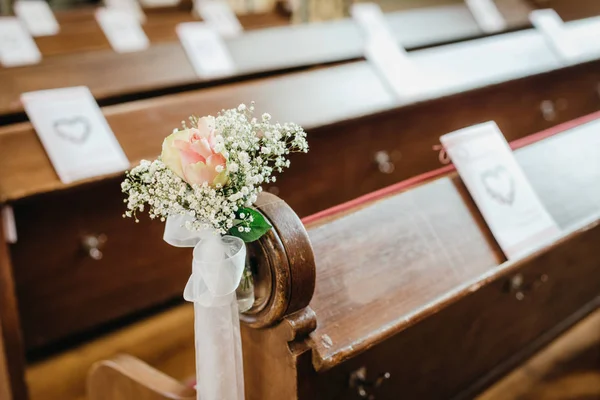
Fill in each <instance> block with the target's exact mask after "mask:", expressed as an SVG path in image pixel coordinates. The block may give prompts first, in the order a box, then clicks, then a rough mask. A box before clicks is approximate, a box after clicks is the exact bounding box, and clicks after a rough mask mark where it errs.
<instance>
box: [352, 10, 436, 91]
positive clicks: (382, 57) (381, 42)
mask: <svg viewBox="0 0 600 400" xmlns="http://www.w3.org/2000/svg"><path fill="white" fill-rule="evenodd" d="M350 13H351V15H352V18H353V19H354V20H355V21H356V23H357V24H358V25H359V26H360V27H361V29H362V30H363V32H364V34H365V58H366V59H367V60H368V61H369V63H371V64H372V65H373V66H374V67H375V69H376V70H377V72H378V73H379V74H380V75H381V77H382V78H383V79H384V80H385V81H386V82H387V83H388V84H389V85H390V87H391V88H392V89H393V90H394V92H395V93H396V95H397V96H398V97H400V98H404V99H406V98H411V97H414V96H415V95H418V94H420V93H422V92H423V88H424V87H425V83H426V82H425V80H424V79H423V78H422V75H421V73H420V72H419V71H418V69H417V68H416V66H415V64H414V63H413V62H412V61H411V60H410V59H409V57H408V53H407V52H406V50H404V48H403V47H402V46H401V45H400V44H398V42H397V41H396V39H395V38H394V36H393V35H392V33H391V32H390V30H389V28H388V26H387V22H386V20H385V17H384V15H383V12H382V11H381V8H380V7H379V6H378V5H377V4H374V3H358V4H353V5H352V8H351V10H350Z"/></svg>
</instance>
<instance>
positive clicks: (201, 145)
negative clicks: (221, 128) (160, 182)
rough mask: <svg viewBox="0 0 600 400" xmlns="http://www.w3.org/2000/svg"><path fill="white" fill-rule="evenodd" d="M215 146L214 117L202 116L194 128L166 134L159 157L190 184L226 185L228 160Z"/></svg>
mask: <svg viewBox="0 0 600 400" xmlns="http://www.w3.org/2000/svg"><path fill="white" fill-rule="evenodd" d="M214 148H215V128H214V118H209V117H204V118H201V119H200V120H199V121H198V128H197V129H196V128H192V129H185V130H182V131H177V132H175V133H173V134H171V135H169V136H168V137H167V138H166V139H165V140H164V142H163V146H162V153H161V160H162V162H163V163H164V164H165V165H166V166H167V167H169V168H170V169H171V170H173V172H175V173H176V174H177V175H179V176H180V177H181V178H182V179H183V180H185V181H186V182H187V183H189V184H190V185H194V184H196V185H202V184H203V183H204V182H206V183H208V184H209V185H211V186H216V185H217V184H221V185H225V183H227V172H226V166H227V160H226V159H225V157H224V156H223V155H222V154H221V153H217V152H215V150H214Z"/></svg>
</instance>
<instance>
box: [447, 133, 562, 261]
mask: <svg viewBox="0 0 600 400" xmlns="http://www.w3.org/2000/svg"><path fill="white" fill-rule="evenodd" d="M440 141H441V142H442V145H443V146H444V148H445V149H446V152H447V153H448V155H449V156H450V158H451V159H452V162H453V163H454V165H455V166H456V169H457V170H458V173H459V174H460V177H461V178H462V180H463V182H464V183H465V185H466V186H467V189H468V190H469V193H471V197H472V198H473V200H474V201H475V203H476V204H477V207H478V208H479V211H481V214H482V215H483V218H484V219H485V221H486V222H487V224H488V226H489V228H490V230H491V231H492V234H493V235H494V237H495V238H496V241H497V242H498V244H499V245H500V247H501V248H502V250H503V251H504V254H505V255H506V257H507V258H508V259H513V258H518V257H521V256H523V255H526V254H528V253H530V252H532V251H534V250H536V249H538V248H540V247H541V246H543V245H545V244H547V243H549V242H551V241H552V240H555V239H556V238H557V237H558V236H559V234H560V229H559V228H558V226H557V225H556V223H555V222H554V220H553V218H552V217H551V216H550V214H549V213H548V211H546V208H545V207H544V205H543V204H542V203H541V201H540V199H539V197H538V196H537V194H536V193H535V191H534V190H533V188H532V187H531V184H530V183H529V181H528V180H527V177H526V176H525V174H524V173H523V170H522V169H521V166H520V165H519V164H518V163H517V160H516V159H515V157H514V155H513V153H512V150H511V149H510V146H509V145H508V143H507V142H506V139H505V138H504V136H503V135H502V132H501V131H500V129H499V128H498V126H497V125H496V123H495V122H486V123H483V124H479V125H475V126H471V127H469V128H465V129H461V130H459V131H456V132H452V133H448V134H447V135H444V136H442V137H441V138H440Z"/></svg>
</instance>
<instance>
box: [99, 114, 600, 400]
mask: <svg viewBox="0 0 600 400" xmlns="http://www.w3.org/2000/svg"><path fill="white" fill-rule="evenodd" d="M599 126H600V122H599V121H598V120H595V121H587V122H586V123H584V124H582V125H578V126H572V127H571V128H570V129H567V130H565V131H563V132H560V133H557V134H555V135H553V136H549V137H547V138H545V139H543V140H541V141H538V142H536V143H532V144H530V145H528V146H526V147H523V148H522V149H520V150H518V151H516V157H517V160H518V161H519V163H520V164H521V166H522V168H523V170H524V172H525V174H526V175H527V176H528V178H529V180H530V182H531V183H532V185H533V187H534V189H535V190H536V192H537V193H538V195H539V196H540V198H541V200H542V202H543V203H544V204H545V206H546V207H547V209H548V211H549V212H550V214H551V215H552V216H553V217H554V219H555V220H556V221H557V223H558V225H559V227H560V228H561V229H562V230H563V235H562V238H561V239H560V240H559V241H558V242H556V243H554V244H552V245H550V246H548V247H547V248H544V249H542V250H540V251H538V252H536V253H534V254H532V255H530V256H528V257H526V258H524V259H519V260H513V261H506V260H505V258H504V256H503V255H502V254H501V252H500V251H499V249H498V246H497V244H496V243H495V241H494V240H493V239H492V237H491V235H490V232H489V230H488V228H487V227H485V224H484V223H483V221H482V218H481V216H480V214H479V213H478V212H477V211H476V208H475V206H474V204H473V203H472V200H471V199H470V197H469V196H468V194H467V193H466V189H465V188H464V186H463V185H462V183H461V181H460V179H459V178H458V176H457V175H455V174H449V175H445V176H444V175H443V174H442V176H441V177H437V178H435V179H431V178H432V177H431V176H429V177H428V178H427V180H425V181H423V182H420V183H419V184H418V185H416V186H411V187H406V186H399V187H396V188H394V190H388V191H385V192H380V193H378V194H377V195H373V196H369V197H367V198H364V199H362V200H361V201H357V202H354V203H351V204H349V205H346V206H344V207H342V208H337V209H334V210H331V211H329V212H327V213H324V214H321V215H320V216H319V217H318V218H317V217H315V218H310V219H305V220H304V222H305V224H306V226H307V232H308V237H309V238H310V243H311V244H312V249H313V253H314V260H315V268H316V269H315V273H316V283H315V290H314V295H311V293H312V290H311V289H310V287H311V279H310V276H311V272H310V271H311V266H310V262H309V261H305V262H304V263H302V264H299V265H296V264H294V265H290V268H291V269H290V270H289V271H288V272H290V273H291V278H290V279H291V282H292V283H291V287H292V288H294V289H293V290H291V293H296V296H298V297H300V299H299V298H294V299H288V300H289V301H293V303H292V304H295V306H294V307H292V308H291V309H290V308H288V309H287V310H286V311H285V312H284V314H285V315H286V316H284V317H282V318H281V319H278V320H276V321H274V320H272V319H271V318H267V317H264V315H265V314H266V315H269V316H272V313H269V312H268V311H267V312H265V311H264V310H263V311H252V310H251V311H250V312H249V313H248V314H247V315H245V316H244V317H243V320H244V321H245V322H246V323H245V324H244V325H243V329H242V336H243V342H244V357H245V358H244V360H245V369H246V388H247V391H246V395H247V398H248V399H261V400H265V399H281V398H285V399H348V398H353V397H352V396H356V392H357V387H350V385H349V382H350V381H351V376H353V374H354V376H355V381H356V379H357V378H356V376H357V375H356V374H357V373H358V372H359V371H361V369H362V368H363V367H364V368H366V373H367V379H368V380H373V379H375V378H376V377H377V376H380V375H381V374H383V373H385V372H388V373H390V379H389V380H387V381H386V382H385V383H383V384H382V385H381V387H379V388H378V389H377V390H374V391H370V390H371V389H369V388H367V390H368V391H370V393H373V394H376V396H377V398H382V399H396V398H398V395H399V394H401V395H402V396H403V397H406V398H461V399H462V398H465V399H467V398H473V397H474V396H475V395H476V394H477V393H480V392H481V391H482V390H483V389H484V388H485V387H487V386H489V385H490V384H491V383H492V382H494V381H496V380H497V379H498V378H499V377H501V376H502V375H503V374H505V373H506V372H508V371H510V370H511V369H513V368H514V367H515V366H517V365H518V364H519V363H520V362H522V361H523V360H524V359H526V358H528V357H529V356H530V355H532V354H533V353H535V352H536V351H537V350H539V349H540V348H542V347H543V346H544V345H546V344H547V343H549V342H550V341H551V340H553V339H554V338H555V337H557V336H558V335H559V334H560V333H561V332H563V331H565V330H566V329H568V328H569V327H570V326H572V325H573V324H575V323H576V322H577V321H579V320H581V319H582V318H584V317H585V316H586V315H588V314H589V313H591V312H593V311H594V310H597V309H598V307H599V306H600V280H598V279H596V278H597V277H598V276H599V275H600V267H599V266H598V264H597V262H596V259H595V257H594V256H593V254H595V248H596V245H597V243H598V240H599V238H600V224H599V221H600V220H599V218H600V206H599V204H600V201H599V200H600V189H599V188H598V186H597V185H594V184H593V182H597V180H598V179H599V178H600V168H598V162H597V157H596V158H595V157H594V155H595V154H597V150H598V148H600V137H599V136H598V135H597V129H598V127H599ZM267 196H268V195H265V199H264V203H262V204H264V205H261V202H260V201H259V203H257V206H258V208H259V209H260V210H261V211H262V212H263V213H264V214H266V215H267V217H269V218H270V220H271V222H272V223H273V224H274V226H275V228H276V233H274V234H276V235H277V238H278V239H277V240H282V241H283V243H284V248H285V249H286V251H287V252H288V254H290V255H294V256H297V254H295V253H294V248H293V247H291V246H290V244H289V242H287V241H286V235H290V238H291V237H293V238H294V240H296V243H297V241H298V237H299V234H298V231H297V230H298V229H299V228H298V227H293V228H291V227H290V225H289V223H290V222H289V219H287V218H288V217H287V215H288V214H287V211H283V209H282V207H284V206H283V205H282V204H281V203H277V202H274V199H273V198H272V197H268V198H267ZM277 218H282V221H283V219H285V221H286V225H285V227H284V225H279V224H278V222H277ZM282 223H283V222H282ZM457 232H460V235H457V234H456V233H457ZM263 240H264V243H262V245H263V246H264V245H266V243H267V241H268V240H275V239H274V238H265V239H263ZM302 245H303V244H302ZM260 248H263V249H264V248H268V247H260ZM302 249H304V247H302ZM249 250H250V254H251V259H253V258H252V257H255V258H254V259H253V260H254V262H255V263H256V264H255V265H256V268H257V271H258V275H257V277H258V278H257V279H258V281H257V285H258V288H259V292H258V293H260V295H259V297H258V299H257V304H258V305H260V306H264V305H265V304H266V307H267V310H271V307H274V306H273V305H272V303H271V301H272V299H273V297H276V298H279V297H278V296H281V293H280V292H278V291H277V289H274V288H272V287H271V286H270V284H269V281H265V280H261V278H262V277H265V276H278V274H280V273H283V272H282V271H280V267H279V266H275V265H269V262H268V261H266V259H264V258H263V257H265V255H264V254H263V253H262V251H263V250H259V249H258V247H253V246H250V249H249ZM298 251H300V250H298ZM302 251H304V250H302ZM302 254H304V253H302ZM293 259H295V260H297V259H298V258H293ZM303 259H304V260H310V257H308V258H306V257H305V258H303ZM290 260H291V259H290ZM264 269H268V270H269V271H270V275H269V273H268V272H265V271H264ZM515 277H518V279H517V278H515ZM518 281H522V282H523V283H522V285H521V286H515V285H517V283H515V282H518ZM511 285H512V286H511ZM511 287H512V289H511ZM515 288H516V289H515ZM286 290H289V288H288V289H286ZM516 291H521V292H522V295H524V297H523V296H521V297H519V296H515V293H516ZM288 293H290V292H288ZM298 293H304V295H298ZM269 299H271V300H269ZM305 304H306V305H308V307H306V308H304V306H303V305H305ZM283 309H284V310H285V307H284V308H283ZM279 311H280V312H283V310H281V309H279ZM271 323H272V324H273V325H270V324H271ZM265 325H266V326H267V327H265ZM258 327H261V328H262V329H256V328H258ZM104 365H105V366H107V368H108V369H112V371H111V373H112V374H113V375H112V377H113V378H114V377H115V375H114V374H115V372H116V375H119V374H123V373H125V374H127V366H126V365H125V372H124V371H123V370H119V369H118V368H116V369H115V368H111V364H110V363H109V364H104ZM121 365H124V364H121ZM130 365H131V364H130ZM457 366H460V368H458V367H457ZM137 367H138V366H136V368H137ZM102 368H103V367H102V365H101V366H100V369H102ZM145 375H146V376H154V377H156V373H155V372H148V374H145ZM105 376H106V375H105ZM138 376H139V375H138ZM157 382H163V383H165V382H167V381H166V380H165V379H163V378H158V380H157V379H154V380H150V381H148V382H147V383H148V384H147V385H145V388H146V389H148V388H151V387H152V386H151V385H152V384H156V383H157ZM170 382H171V385H172V388H173V387H176V386H173V385H174V383H173V381H170ZM129 383H131V381H129ZM98 384H101V387H99V386H98ZM108 384H109V382H108V381H107V380H105V379H99V380H97V381H96V380H94V378H92V380H91V381H90V389H91V390H96V391H98V392H99V393H101V392H102V390H99V389H104V388H107V387H108V386H107V385H108ZM130 388H133V386H130ZM130 393H135V392H130ZM192 395H193V394H192V393H190V392H189V389H187V391H185V392H179V396H180V397H175V398H184V399H187V398H189V397H190V396H192ZM163 396H165V394H163ZM116 398H117V399H118V398H119V397H116ZM147 398H148V399H162V398H166V397H160V396H158V395H156V394H154V397H152V396H149V397H147ZM97 399H104V398H103V397H98V398H97ZM94 400H96V399H94Z"/></svg>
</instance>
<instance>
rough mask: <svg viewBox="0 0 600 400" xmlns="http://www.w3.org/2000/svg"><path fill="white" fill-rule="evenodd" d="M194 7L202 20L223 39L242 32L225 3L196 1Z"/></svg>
mask: <svg viewBox="0 0 600 400" xmlns="http://www.w3.org/2000/svg"><path fill="white" fill-rule="evenodd" d="M194 7H195V9H196V11H197V12H198V15H199V16H200V17H201V18H202V20H204V22H206V23H207V24H208V25H209V26H210V27H211V28H213V29H214V30H216V31H217V32H219V34H220V35H222V36H223V37H234V36H238V35H239V34H240V33H242V32H243V30H244V28H243V27H242V24H241V23H240V21H239V20H238V18H237V16H236V15H235V13H234V12H233V9H232V8H231V6H230V5H229V4H228V3H227V2H226V1H220V0H205V1H201V0H197V1H195V2H194Z"/></svg>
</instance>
